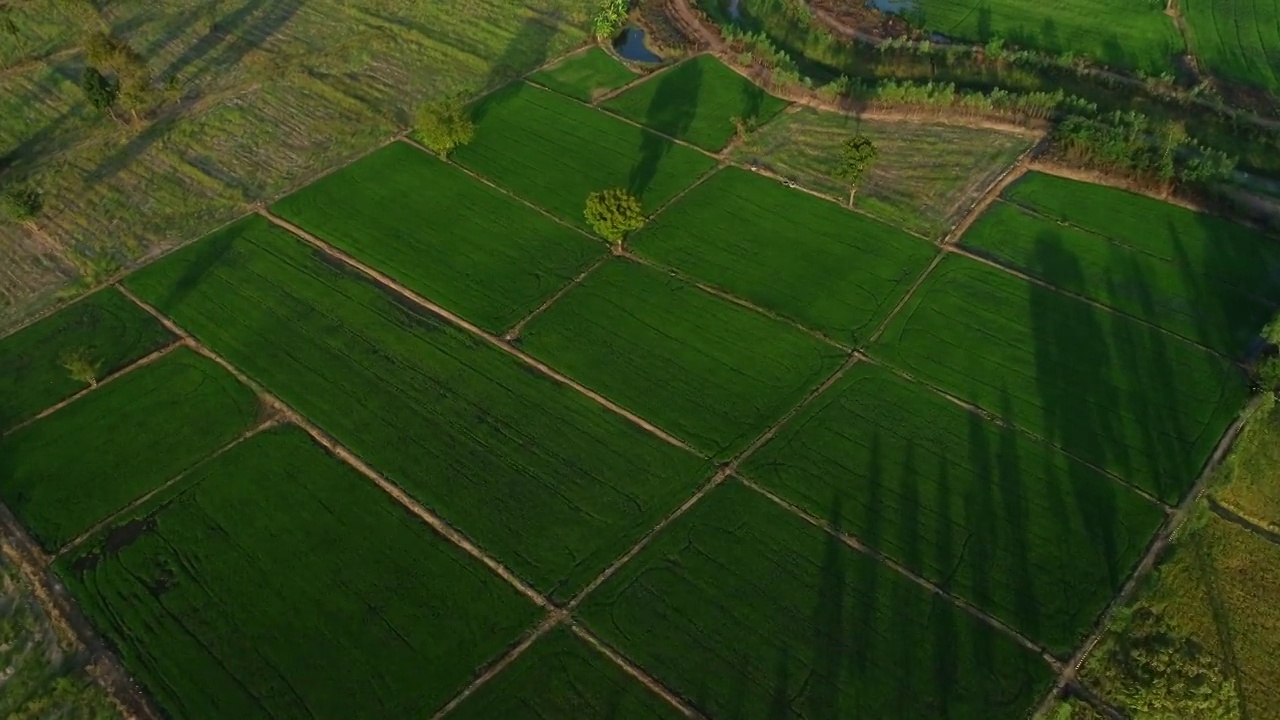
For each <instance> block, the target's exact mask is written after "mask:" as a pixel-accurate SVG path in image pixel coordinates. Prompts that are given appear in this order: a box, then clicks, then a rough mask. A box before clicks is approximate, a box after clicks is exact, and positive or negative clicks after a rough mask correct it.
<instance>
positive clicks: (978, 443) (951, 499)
mask: <svg viewBox="0 0 1280 720" xmlns="http://www.w3.org/2000/svg"><path fill="white" fill-rule="evenodd" d="M742 472H743V473H744V474H746V475H748V476H750V477H752V478H753V479H755V480H757V481H758V482H760V483H761V484H763V485H765V486H766V487H768V488H769V489H770V490H772V491H773V492H775V493H777V494H778V495H779V496H781V497H783V498H785V499H786V500H787V501H789V502H791V503H793V504H795V505H796V506H798V507H801V508H803V509H805V510H807V511H809V512H810V513H812V514H813V515H815V516H817V517H822V518H827V519H828V520H829V521H831V522H834V523H837V524H838V526H839V527H841V528H842V529H844V530H845V531H846V532H848V533H850V534H852V535H854V536H856V537H857V538H858V539H860V540H861V541H862V542H864V543H866V544H867V545H869V546H871V547H872V548H874V549H876V550H879V551H881V552H883V553H885V554H886V555H888V556H890V557H892V558H894V559H895V560H897V561H899V562H901V563H902V564H903V565H904V566H906V567H907V568H909V569H911V570H912V571H913V572H915V573H917V574H919V575H921V576H923V577H926V578H928V579H929V580H932V581H933V582H935V583H938V584H939V585H943V586H945V587H948V588H949V589H950V590H951V591H953V592H955V593H956V594H958V595H961V596H963V597H964V598H966V599H967V600H969V601H971V602H973V603H974V604H975V605H977V606H978V607H980V608H983V609H984V610H986V611H988V612H990V613H991V614H993V615H995V616H996V617H999V618H1000V619H1002V620H1004V621H1005V622H1007V623H1009V624H1010V625H1011V626H1013V627H1016V628H1018V629H1019V630H1021V631H1022V632H1023V633H1024V634H1026V635H1027V636H1028V637H1031V638H1033V639H1035V640H1037V641H1039V642H1041V643H1043V644H1044V645H1045V646H1046V647H1048V648H1049V649H1050V650H1052V651H1053V652H1054V653H1056V654H1059V655H1062V656H1064V657H1065V656H1066V655H1068V654H1070V652H1071V650H1072V649H1074V647H1075V645H1076V644H1077V643H1078V642H1079V641H1080V639H1081V637H1082V636H1084V635H1085V634H1086V633H1087V632H1088V631H1089V630H1090V629H1091V628H1092V625H1093V622H1094V620H1095V619H1096V617H1097V615H1098V613H1100V612H1102V610H1103V608H1105V607H1106V605H1107V603H1108V602H1109V601H1110V600H1111V598H1112V596H1113V595H1114V594H1115V593H1116V592H1118V591H1119V589H1120V587H1121V585H1123V584H1124V581H1125V579H1126V578H1127V577H1128V575H1129V571H1130V569H1131V568H1132V566H1133V565H1134V564H1135V563H1136V562H1137V561H1138V559H1139V558H1140V557H1141V555H1142V552H1143V550H1144V549H1145V548H1146V544H1147V540H1148V539H1149V538H1150V536H1151V534H1152V533H1154V532H1155V530H1156V528H1157V527H1159V525H1160V523H1161V522H1162V521H1163V520H1164V512H1163V511H1162V510H1161V509H1160V508H1158V507H1156V506H1155V505H1154V504H1152V503H1150V502H1148V501H1147V500H1145V499H1143V498H1142V497H1140V496H1139V495H1137V494H1136V493H1133V492H1131V491H1129V490H1127V489H1126V488H1125V487H1124V486H1122V485H1121V484H1120V483H1118V482H1116V481H1115V480H1114V479H1112V478H1109V477H1106V476H1104V475H1102V474H1101V473H1099V472H1098V471H1096V470H1093V469H1092V468H1089V467H1088V466H1086V465H1084V464H1082V463H1080V462H1078V461H1073V460H1071V459H1070V458H1068V457H1066V456H1065V455H1063V454H1062V453H1061V452H1059V451H1057V450H1055V449H1053V448H1051V447H1049V446H1047V445H1045V444H1044V443H1041V442H1039V441H1036V440H1033V439H1031V438H1029V437H1027V436H1026V435H1025V434H1023V433H1021V432H1019V431H1017V430H1014V429H1012V428H1001V427H999V426H997V425H995V424H993V423H989V422H987V421H986V420H984V419H983V418H982V417H980V416H979V415H978V414H977V413H973V412H970V411H967V410H965V409H964V408H961V407H959V406H958V405H956V404H955V403H952V402H950V401H948V400H946V399H945V398H943V397H941V396H940V395H937V394H935V393H933V392H932V391H930V390H928V389H926V388H924V387H922V386H920V385H918V384H915V383H911V382H910V381H907V380H904V379H903V378H901V377H899V376H898V375H895V374H894V373H892V372H891V371H889V370H888V369H886V368H884V367H882V366H878V365H874V364H870V363H865V362H860V363H857V364H855V365H854V366H853V367H852V368H850V370H849V371H848V372H847V373H846V374H845V375H844V376H843V377H842V378H841V379H840V381H839V382H838V383H836V384H835V385H834V386H833V387H831V388H830V389H829V390H827V391H826V392H824V393H823V394H822V395H821V396H820V397H818V398H817V399H816V400H814V402H813V403H811V404H810V405H809V406H808V407H806V408H805V409H804V410H803V411H801V412H800V413H799V414H798V415H797V416H796V417H795V418H793V419H792V420H790V421H789V422H788V423H787V424H786V425H785V426H784V427H783V428H782V430H781V431H779V432H778V434H777V435H775V436H774V437H773V439H772V440H770V441H769V443H768V444H766V445H765V446H764V447H762V448H761V449H760V450H758V451H757V452H756V453H754V454H753V455H752V456H751V457H750V459H749V460H748V461H747V462H746V464H745V465H744V466H743V468H742ZM1064 587H1070V588H1071V592H1069V593H1064V592H1063V588H1064Z"/></svg>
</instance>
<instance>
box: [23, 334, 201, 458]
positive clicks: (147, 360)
mask: <svg viewBox="0 0 1280 720" xmlns="http://www.w3.org/2000/svg"><path fill="white" fill-rule="evenodd" d="M185 344H186V343H184V342H183V341H182V340H175V341H174V342H172V343H170V344H169V345H166V346H165V347H162V348H160V349H159V350H156V351H155V352H153V353H151V354H150V355H147V356H146V357H144V358H142V359H140V360H135V361H134V362H133V363H131V364H129V365H126V366H125V367H122V368H120V369H119V370H117V371H115V372H113V373H111V374H110V375H107V376H106V377H104V378H102V379H101V380H99V381H98V382H96V383H94V384H93V385H90V386H89V387H87V388H85V389H83V390H81V391H80V392H78V393H76V394H75V395H72V396H71V397H69V398H67V399H65V400H63V401H61V402H59V403H57V404H56V405H53V406H51V407H48V408H45V409H44V410H41V411H40V412H39V413H37V414H36V415H34V416H32V417H30V418H28V419H26V420H23V421H22V422H20V423H18V424H17V425H14V426H13V427H11V428H9V429H8V430H5V431H4V435H11V434H13V433H15V432H17V431H19V430H21V429H22V428H24V427H26V426H28V425H30V424H32V423H34V422H36V421H38V420H43V419H44V418H46V417H49V416H50V415H52V414H54V413H56V412H58V411H59V410H61V409H62V408H64V407H66V406H68V405H70V404H71V403H73V402H75V401H76V400H79V399H80V398H82V397H84V396H85V395H88V394H89V393H91V392H93V391H94V390H97V389H98V388H100V387H102V386H103V385H107V384H109V383H111V382H114V381H115V380H118V379H119V378H121V377H124V376H125V375H128V374H129V373H131V372H133V371H134V370H137V369H138V368H140V367H143V366H146V365H150V364H151V363H153V362H155V361H157V360H159V359H160V358H162V357H164V356H165V355H168V354H169V353H171V352H173V351H174V350H175V349H177V348H180V347H182V346H184V345H185ZM0 437H2V436H0Z"/></svg>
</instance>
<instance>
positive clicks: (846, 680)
mask: <svg viewBox="0 0 1280 720" xmlns="http://www.w3.org/2000/svg"><path fill="white" fill-rule="evenodd" d="M582 615H583V617H584V618H585V619H586V621H587V623H588V624H589V625H590V626H591V628H592V629H593V630H595V631H596V632H597V634H599V636H600V637H601V638H602V639H604V640H605V641H606V642H608V643H609V644H611V645H613V646H614V647H616V648H618V649H619V650H620V651H621V652H623V653H624V654H625V655H627V656H628V657H630V658H632V659H633V660H635V661H636V662H637V663H638V664H639V665H640V666H641V667H643V668H645V669H646V670H648V671H649V673H650V674H652V675H653V676H654V677H655V679H657V680H658V681H659V682H661V683H663V684H664V685H666V686H667V687H670V688H672V689H673V690H675V691H677V692H678V693H680V694H681V695H683V696H684V697H686V698H688V699H689V700H690V701H691V702H692V703H693V704H694V705H695V706H696V707H697V708H698V709H699V710H701V711H703V712H704V713H706V714H707V715H708V716H711V717H732V718H742V719H743V720H763V718H778V717H789V718H810V719H811V720H821V719H825V718H876V719H877V720H916V719H918V718H943V717H945V718H950V719H951V720H1004V719H1006V718H1007V719H1009V720H1013V719H1014V718H1023V717H1025V716H1026V714H1027V713H1028V711H1029V710H1030V709H1031V706H1032V705H1033V704H1035V703H1036V702H1037V701H1038V700H1039V699H1040V695H1041V694H1042V693H1043V692H1044V690H1045V689H1046V688H1047V687H1048V684H1049V682H1050V681H1051V679H1052V675H1051V673H1050V669H1049V666H1048V664H1046V663H1045V662H1043V660H1041V659H1040V657H1039V656H1037V655H1036V654H1034V653H1032V652H1030V651H1028V650H1026V649H1025V648H1023V647H1022V646H1021V645H1018V644H1016V643H1014V641H1013V640H1011V639H1009V638H1008V637H1007V636H1006V635H1004V634H1002V633H1000V632H999V631H997V630H995V629H994V628H993V627H992V626H990V625H988V624H986V623H984V622H982V621H980V620H977V619H976V618H974V617H973V616H972V615H969V614H968V613H966V612H964V611H962V610H960V609H959V608H958V607H957V606H955V605H954V604H952V603H951V602H950V601H949V600H946V599H944V598H942V597H940V596H937V595H935V594H932V593H931V592H930V591H928V590H926V589H924V588H922V587H920V586H919V585H917V584H915V583H914V582H912V581H911V580H910V579H908V578H906V577H905V576H903V575H900V574H898V573H896V572H894V571H892V570H890V569H888V568H887V567H886V566H884V565H882V564H880V563H878V562H876V561H874V560H872V559H871V558H869V557H867V556H866V555H863V554H861V553H857V552H855V551H853V550H852V549H850V548H849V547H848V546H846V545H845V544H844V543H843V542H841V541H839V540H837V539H836V538H835V537H834V536H832V535H829V534H827V533H824V532H823V531H822V530H819V529H818V528H815V527H813V526H812V525H810V524H808V523H806V522H805V521H804V520H802V519H800V518H798V517H796V516H794V515H791V514H789V513H787V512H786V511H784V510H782V509H781V508H779V507H778V506H776V505H774V504H773V503H772V502H770V501H769V500H768V499H766V498H765V497H764V496H762V495H759V494H758V493H755V492H753V491H751V490H750V489H748V488H746V487H745V486H743V485H741V484H740V483H738V482H737V481H735V480H732V479H731V480H729V481H728V482H727V483H726V484H724V485H722V486H720V487H719V488H717V489H715V490H713V491H712V492H711V493H710V494H709V495H708V496H707V497H705V498H704V499H703V500H702V501H701V502H699V503H698V504H697V505H695V506H694V507H693V509H691V510H690V511H689V512H688V513H687V514H685V515H683V516H681V517H680V518H679V519H678V520H676V521H675V522H674V523H672V524H671V525H670V526H668V527H667V528H665V529H663V531H662V532H661V533H659V534H658V535H657V536H656V537H655V538H654V539H653V541H652V543H651V544H650V545H648V546H647V547H646V548H645V549H644V550H643V551H641V553H640V554H639V555H637V556H636V557H635V558H634V559H632V560H631V561H630V562H628V563H627V564H626V565H624V566H623V567H622V568H621V569H620V570H619V571H618V573H617V574H615V575H614V576H613V577H611V578H610V579H609V580H608V581H607V582H606V583H605V584H604V585H602V586H601V587H600V588H599V589H598V590H597V591H595V592H594V593H592V594H591V595H590V596H588V598H587V601H586V603H584V604H583V606H582Z"/></svg>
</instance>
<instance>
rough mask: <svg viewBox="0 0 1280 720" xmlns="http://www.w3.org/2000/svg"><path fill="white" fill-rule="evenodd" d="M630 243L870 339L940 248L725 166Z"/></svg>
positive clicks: (709, 279)
mask: <svg viewBox="0 0 1280 720" xmlns="http://www.w3.org/2000/svg"><path fill="white" fill-rule="evenodd" d="M628 246H629V247H631V249H632V250H634V251H635V252H636V253H637V254H639V255H641V256H643V257H646V258H649V259H652V260H654V261H656V262H659V263H662V264H664V265H669V266H672V267H675V268H678V269H680V270H681V271H683V272H685V273H687V274H689V275H691V276H693V277H695V278H697V279H699V280H701V281H703V282H706V283H708V284H711V285H714V286H716V287H718V288H721V289H723V290H725V291H727V292H729V293H731V294H734V295H737V296H738V297H742V298H745V299H747V300H750V301H751V302H753V303H755V304H756V305H759V306H761V307H764V308H767V309H769V310H772V311H774V312H776V313H778V314H780V315H783V316H785V317H788V318H790V319H792V320H795V321H796V322H798V323H800V324H802V325H805V326H806V327H809V328H812V329H814V330H817V331H819V332H821V333H823V334H825V335H827V336H828V337H831V338H833V339H835V340H838V341H841V342H845V343H850V344H857V343H860V342H861V341H863V340H865V339H866V338H867V336H869V335H870V334H871V332H872V331H873V330H874V329H875V328H876V326H877V325H878V324H879V323H880V322H881V321H882V320H883V319H884V317H885V316H887V315H888V314H889V312H890V311H891V310H892V309H893V308H894V306H895V305H897V303H898V301H899V300H900V299H901V298H902V296H903V295H905V294H906V292H907V290H908V289H909V288H910V287H911V284H912V283H913V282H915V280H916V278H918V277H919V276H920V273H921V272H922V271H923V270H924V268H925V267H926V266H927V265H928V264H929V261H930V260H931V259H932V258H933V256H934V254H935V253H936V252H937V249H936V248H935V247H934V246H932V245H930V244H929V243H927V242H924V241H923V240H920V239H919V238H914V237H911V236H910V235H908V234H906V233H904V232H902V231H901V230H898V229H897V228H893V227H890V226H888V225H885V224H883V223H881V222H878V221H876V220H871V219H868V218H866V217H863V216H861V215H857V214H855V213H851V212H848V211H846V210H843V209H841V208H840V207H837V206H836V205H834V204H833V203H830V202H827V201H825V200H821V199H819V198H815V197H813V196H811V195H808V194H806V193H803V192H800V191H797V190H793V189H790V188H787V187H786V186H784V185H782V184H781V183H778V182H775V181H773V180H771V179H769V178H766V177H762V176H759V175H755V174H754V173H750V172H748V171H746V170H741V169H738V168H726V169H724V170H722V171H720V172H718V173H716V174H715V175H714V176H712V177H711V178H709V179H708V180H707V181H706V182H704V183H702V184H701V185H699V186H698V187H696V188H694V189H693V190H691V191H689V193H688V195H686V196H685V197H682V198H681V199H680V200H679V202H677V203H675V204H674V205H672V206H671V207H670V208H668V209H667V210H665V211H664V212H663V213H662V214H661V215H659V216H658V217H657V218H656V219H654V220H653V222H651V223H650V224H649V225H648V226H647V227H646V228H645V229H644V230H642V231H641V232H640V233H638V234H637V235H636V236H635V237H634V238H632V239H630V240H628Z"/></svg>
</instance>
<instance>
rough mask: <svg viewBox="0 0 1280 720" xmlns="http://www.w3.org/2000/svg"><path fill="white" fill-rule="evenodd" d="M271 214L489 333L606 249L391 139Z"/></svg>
mask: <svg viewBox="0 0 1280 720" xmlns="http://www.w3.org/2000/svg"><path fill="white" fill-rule="evenodd" d="M272 211H273V212H275V213H277V214H278V215H280V216H281V217H283V218H285V219H286V220H289V221H290V222H293V223H296V224H297V225H299V226H301V227H302V228H303V229H305V230H307V231H308V232H311V233H313V234H315V235H316V236H318V237H320V238H321V239H322V240H324V241H325V242H327V243H329V244H331V245H334V246H335V247H337V248H339V249H341V250H344V251H346V252H347V253H350V254H351V255H352V256H353V257H355V258H356V259H358V260H360V261H362V262H365V263H368V264H369V265H371V266H373V267H376V268H377V269H378V270H379V271H381V272H384V273H386V274H387V275H388V276H390V277H392V278H394V279H395V280H397V281H399V282H401V283H403V284H404V285H406V286H407V287H409V288H410V289H412V290H414V291H415V292H418V293H420V294H422V295H423V296H424V297H426V298H428V299H430V300H432V301H435V302H438V303H439V304H440V305H441V306H442V307H444V308H446V309H448V310H451V311H453V312H457V313H458V314H459V315H461V316H463V317H465V318H467V319H468V320H472V321H474V322H475V323H476V324H478V325H480V326H481V327H483V328H485V329H486V330H490V331H493V332H501V331H502V330H505V329H506V328H507V327H509V326H511V325H513V324H515V323H516V322H517V321H518V320H519V319H520V318H522V317H524V316H525V315H527V314H529V313H530V312H532V311H533V310H534V309H535V308H537V307H538V306H539V305H541V304H542V302H543V301H544V300H546V298H547V297H549V296H550V295H551V294H552V293H554V292H555V291H556V290H558V289H560V288H561V287H563V286H564V285H565V284H567V283H568V282H569V281H570V280H572V279H573V278H574V277H575V276H576V275H577V274H578V273H579V272H581V270H582V269H583V268H584V267H585V266H586V265H587V264H589V263H591V262H592V261H593V260H595V259H596V258H597V257H599V256H601V255H603V254H604V252H605V248H604V247H603V246H602V245H600V243H598V242H594V241H592V240H591V239H590V238H587V237H584V236H583V235H581V234H580V233H576V232H574V231H573V230H570V229H569V228H566V227H564V226H563V225H561V224H559V223H557V222H555V221H554V220H551V219H550V218H548V217H546V216H544V215H542V214H541V213H539V212H537V211H536V210H533V209H532V208H529V207H527V206H526V205H524V204H522V203H520V202H519V201H517V200H514V199H512V198H511V197H509V196H507V195H505V194H504V193H502V192H501V191H498V190H495V189H493V188H491V187H489V186H487V185H484V184H482V183H478V182H476V181H475V180H473V179H472V178H470V177H469V176H467V174H466V173H464V172H462V171H461V170H459V169H457V168H456V167H451V166H449V165H446V164H445V163H443V162H441V161H440V160H437V159H436V158H433V157H431V156H429V155H427V154H426V153H424V152H422V151H420V150H418V149H416V148H414V147H412V146H410V145H408V144H405V143H399V142H397V143H392V144H391V145H389V146H387V147H385V148H383V149H381V150H379V151H377V152H376V153H374V154H373V155H370V156H369V157H366V158H364V159H362V160H359V161H357V162H356V163H355V164H353V165H350V166H348V167H346V168H343V169H342V170H339V171H338V172H336V173H334V174H332V175H329V176H328V177H325V178H323V179H321V180H320V181H318V182H316V183H314V184H312V185H308V186H307V187H306V188H304V189H303V190H300V191H298V192H296V193H294V194H292V195H290V196H288V197H287V198H285V199H283V200H281V201H280V202H278V203H276V204H275V205H273V206H272Z"/></svg>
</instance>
